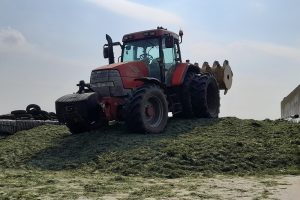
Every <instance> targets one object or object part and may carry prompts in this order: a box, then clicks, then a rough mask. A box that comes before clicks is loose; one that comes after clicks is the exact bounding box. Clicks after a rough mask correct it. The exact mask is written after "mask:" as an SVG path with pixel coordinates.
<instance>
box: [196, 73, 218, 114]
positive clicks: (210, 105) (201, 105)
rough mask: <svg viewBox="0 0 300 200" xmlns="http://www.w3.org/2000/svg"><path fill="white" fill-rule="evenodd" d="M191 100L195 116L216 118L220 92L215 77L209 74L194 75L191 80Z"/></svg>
mask: <svg viewBox="0 0 300 200" xmlns="http://www.w3.org/2000/svg"><path fill="white" fill-rule="evenodd" d="M191 100H192V106H193V111H194V114H195V116H196V117H200V118H218V116H219V112H220V92H219V88H218V83H217V81H216V79H215V78H214V77H213V76H211V75H200V76H195V77H194V78H193V80H192V81H191Z"/></svg>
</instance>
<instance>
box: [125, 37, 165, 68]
mask: <svg viewBox="0 0 300 200" xmlns="http://www.w3.org/2000/svg"><path fill="white" fill-rule="evenodd" d="M122 56H123V57H122V61H123V62H128V61H144V62H146V64H150V63H151V62H152V61H153V60H155V59H157V58H159V40H158V39H157V38H153V39H145V40H137V41H132V42H127V43H125V44H124V49H123V54H122Z"/></svg>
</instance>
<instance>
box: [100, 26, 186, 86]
mask: <svg viewBox="0 0 300 200" xmlns="http://www.w3.org/2000/svg"><path fill="white" fill-rule="evenodd" d="M182 35H183V34H182V31H181V32H180V37H182ZM108 37H109V36H108ZM110 41H111V39H110V38H108V44H107V45H104V57H105V58H109V60H110V61H113V62H114V59H112V58H110V57H112V56H113V51H112V50H111V47H112V46H113V45H120V46H121V48H122V54H121V62H133V61H142V62H144V63H145V64H146V66H147V68H148V71H149V74H148V76H149V77H151V78H155V79H157V80H159V81H160V82H162V83H165V84H167V85H168V84H170V80H171V74H172V71H173V70H174V69H175V65H176V63H177V62H181V54H180V47H179V43H180V42H179V36H178V35H177V34H175V33H173V32H171V31H168V30H167V29H164V28H162V27H158V28H157V29H153V30H147V31H141V32H136V33H131V34H127V35H124V36H123V40H122V41H123V45H121V44H120V43H113V42H112V41H111V44H110ZM113 62H110V64H112V63H113Z"/></svg>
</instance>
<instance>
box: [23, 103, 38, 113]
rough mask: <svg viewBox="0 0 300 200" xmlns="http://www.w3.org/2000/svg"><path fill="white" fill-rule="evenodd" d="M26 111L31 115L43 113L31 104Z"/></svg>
mask: <svg viewBox="0 0 300 200" xmlns="http://www.w3.org/2000/svg"><path fill="white" fill-rule="evenodd" d="M26 111H27V113H30V114H38V113H39V112H40V111H41V107H40V106H39V105H36V104H29V105H28V106H27V107H26Z"/></svg>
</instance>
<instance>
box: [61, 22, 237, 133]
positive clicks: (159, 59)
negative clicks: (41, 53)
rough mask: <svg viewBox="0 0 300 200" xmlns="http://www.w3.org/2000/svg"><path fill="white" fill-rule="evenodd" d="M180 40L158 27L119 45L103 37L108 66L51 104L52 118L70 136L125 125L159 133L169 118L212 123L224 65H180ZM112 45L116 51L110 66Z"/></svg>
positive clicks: (227, 72)
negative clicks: (117, 123)
mask: <svg viewBox="0 0 300 200" xmlns="http://www.w3.org/2000/svg"><path fill="white" fill-rule="evenodd" d="M182 36H183V32H182V31H180V32H179V35H178V34H176V33H173V32H171V31H168V30H167V29H164V28H162V27H158V28H157V29H153V30H147V31H141V32H136V33H130V34H127V35H124V36H123V44H121V43H120V42H113V41H112V39H111V37H110V36H109V35H106V39H107V44H105V45H104V47H103V55H104V58H108V60H109V64H108V65H106V66H102V67H99V68H96V69H94V70H93V71H92V73H91V78H90V83H89V84H86V83H84V81H80V82H79V84H78V86H79V91H78V92H77V93H75V94H69V95H65V96H63V97H61V98H59V99H58V100H57V101H56V113H57V116H58V119H59V121H60V122H61V123H65V124H66V125H67V127H68V128H69V129H70V131H71V132H72V133H81V132H85V131H89V130H93V129H98V128H100V127H101V126H105V125H107V124H108V122H110V121H125V124H126V126H127V127H128V129H129V130H130V131H134V132H148V133H160V132H162V131H163V130H164V129H165V127H166V125H167V121H168V113H169V112H171V113H172V114H173V117H183V118H191V117H199V118H217V117H218V115H219V111H220V95H219V90H220V89H223V90H225V93H226V92H227V90H228V89H230V87H231V83H232V71H231V68H230V66H229V63H228V61H226V60H225V61H224V64H223V66H220V64H219V63H218V62H217V61H215V62H214V65H213V66H212V67H210V66H209V65H208V63H206V62H205V63H204V64H203V66H202V68H200V67H199V65H198V64H197V63H195V64H192V63H190V62H189V61H188V60H187V61H186V62H182V57H181V52H180V45H179V44H180V43H181V42H182ZM114 46H120V47H121V49H122V55H121V56H120V58H119V59H121V61H120V62H118V63H115V59H114V51H113V47H114ZM119 59H118V60H119Z"/></svg>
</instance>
